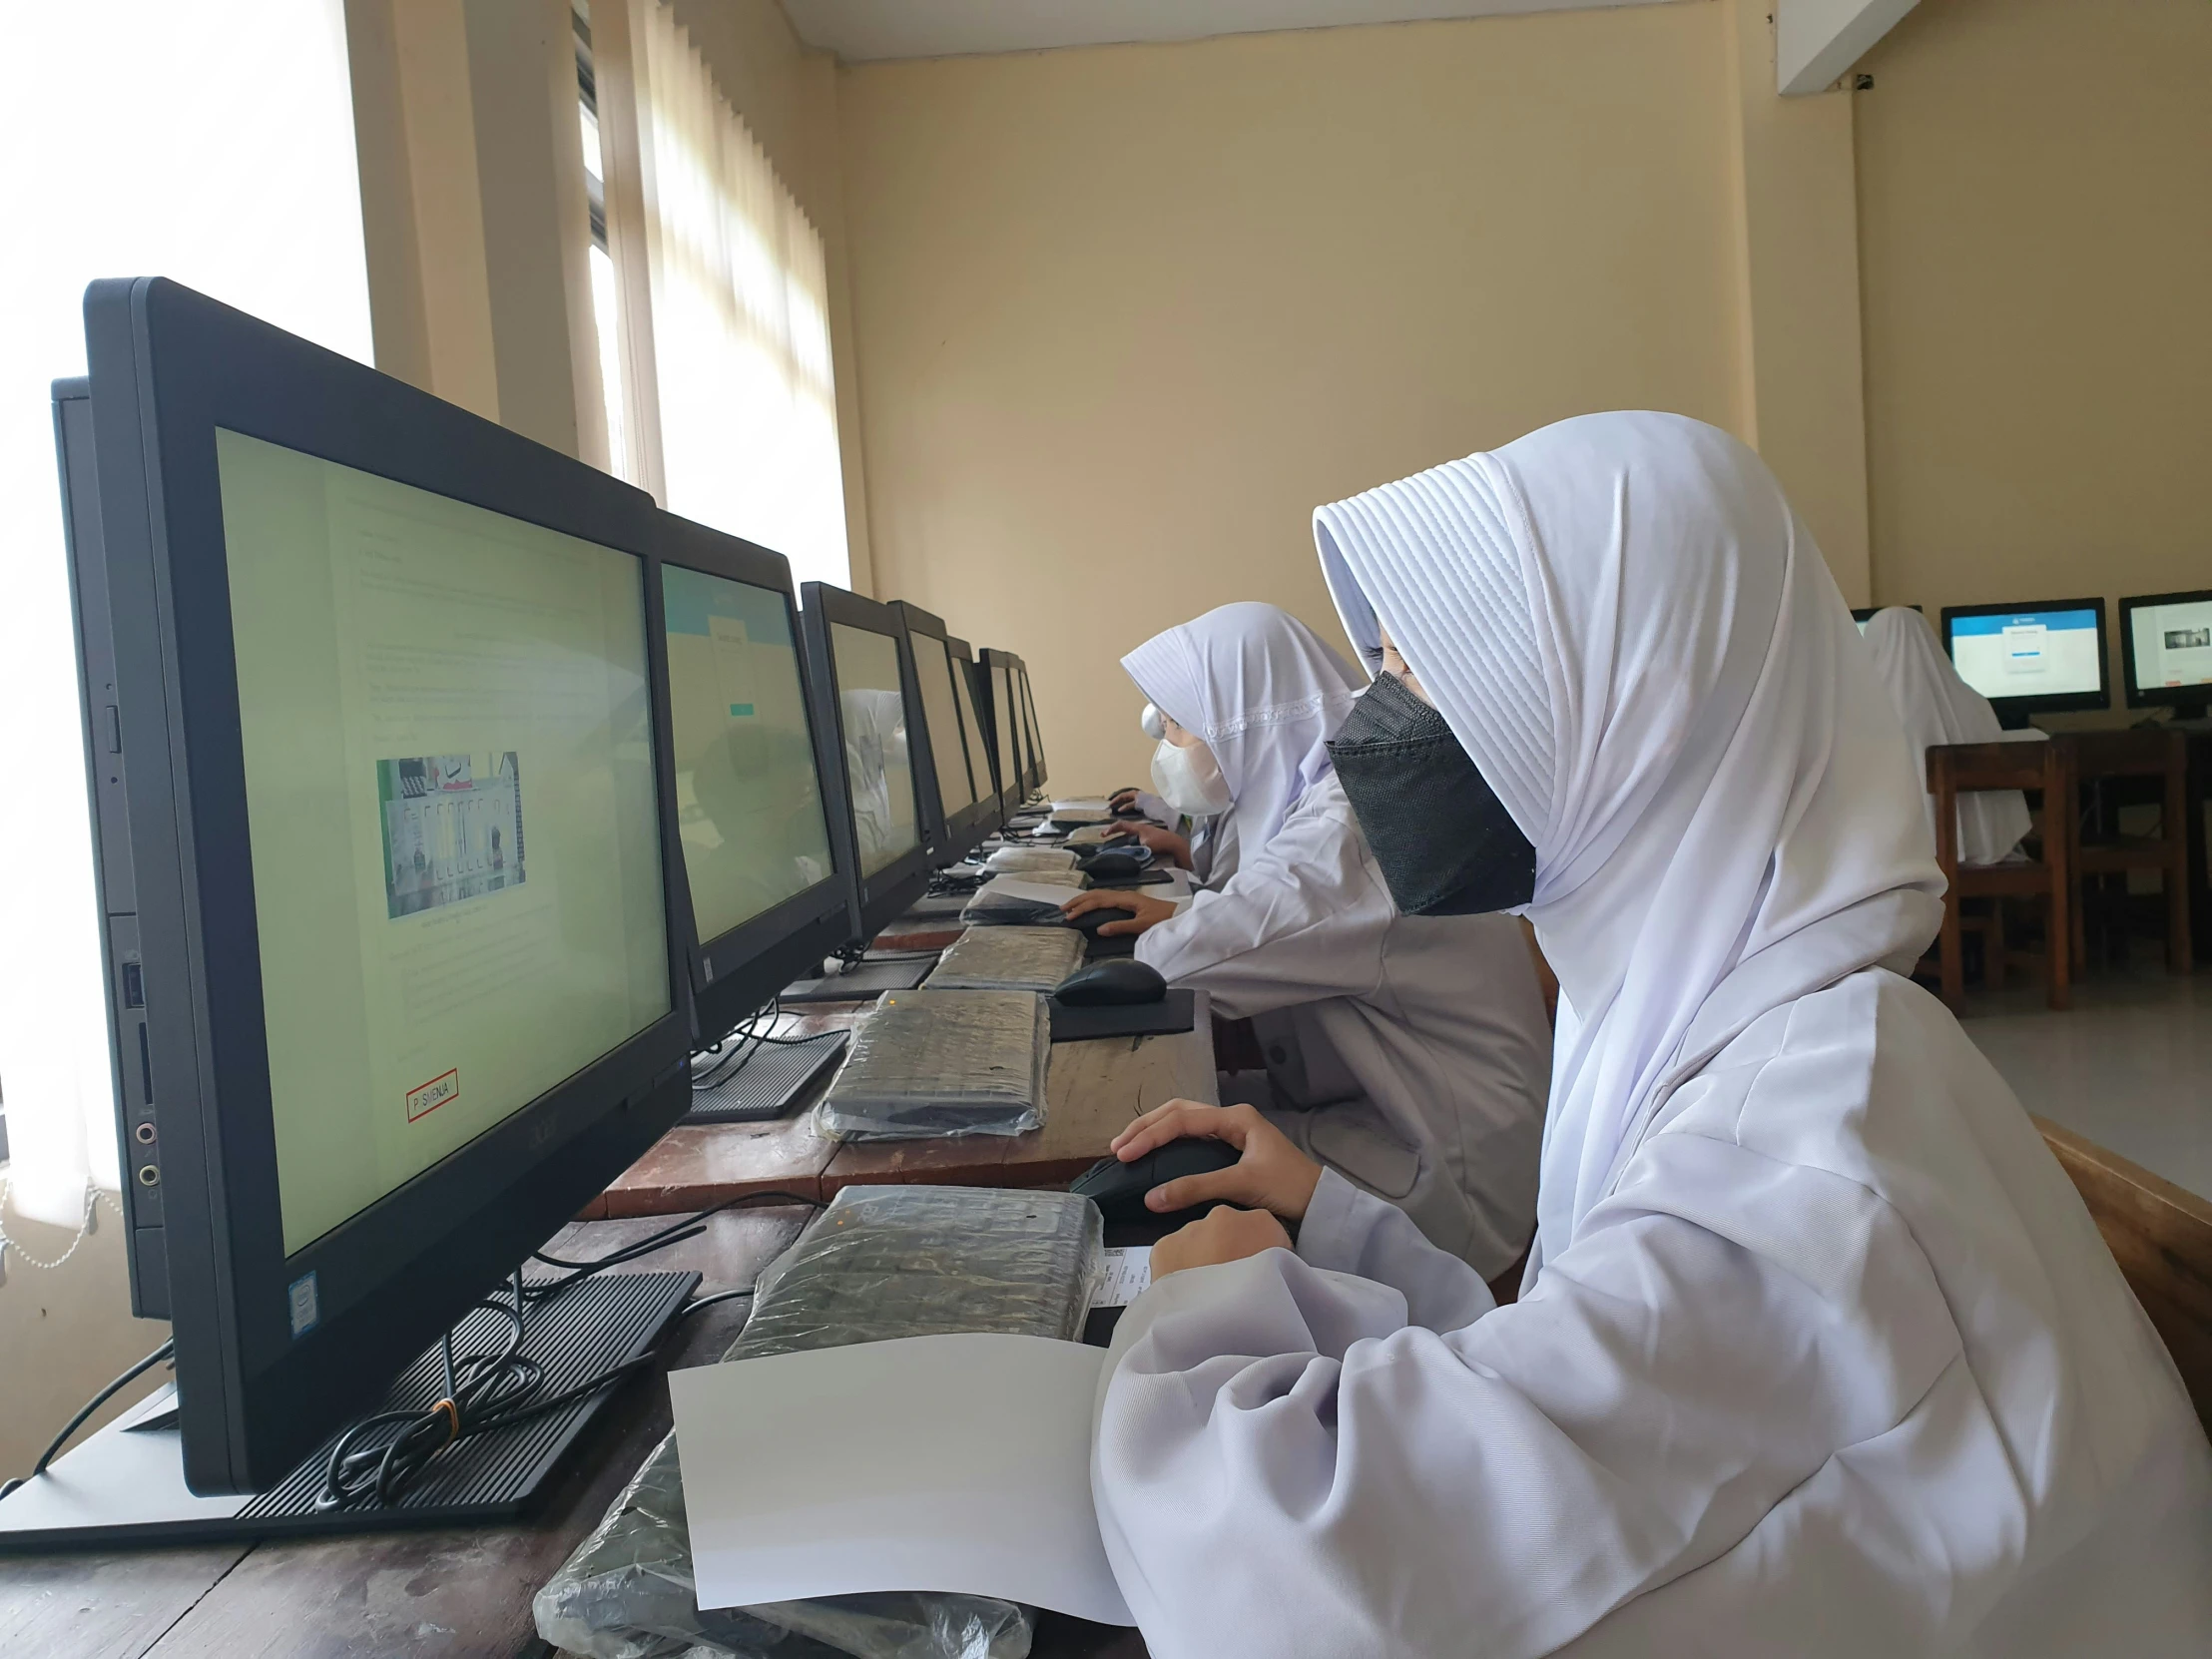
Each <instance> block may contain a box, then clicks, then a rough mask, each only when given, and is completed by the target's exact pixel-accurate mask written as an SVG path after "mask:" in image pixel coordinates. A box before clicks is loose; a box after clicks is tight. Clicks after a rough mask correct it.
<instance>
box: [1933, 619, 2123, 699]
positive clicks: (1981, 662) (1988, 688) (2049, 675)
mask: <svg viewBox="0 0 2212 1659" xmlns="http://www.w3.org/2000/svg"><path fill="white" fill-rule="evenodd" d="M1950 635H1951V648H1950V649H1951V661H1952V663H1953V664H1954V665H1955V666H1956V668H1957V670H1958V677H1959V678H1960V679H1961V680H1963V681H1965V682H1966V684H1967V685H1969V686H1971V687H1972V688H1973V689H1974V690H1975V691H1977V692H1979V693H1980V694H1981V695H1982V696H1983V697H1987V698H1991V699H1995V698H2001V697H2049V696H2053V695H2062V694H2065V693H2071V692H2094V691H2095V690H2096V689H2097V686H2098V675H2097V614H2096V612H2094V611H2086V610H2084V611H2018V612H2013V613H2010V614H2008V615H2002V616H1961V617H1953V618H1952V619H1951V625H1950Z"/></svg>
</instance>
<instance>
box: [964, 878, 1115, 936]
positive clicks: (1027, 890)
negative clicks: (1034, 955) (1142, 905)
mask: <svg viewBox="0 0 2212 1659" xmlns="http://www.w3.org/2000/svg"><path fill="white" fill-rule="evenodd" d="M1090 879H1091V878H1090V877H1089V876H1087V875H1085V874H1084V873H1083V872H1082V871H1081V870H1073V869H1071V870H1069V871H1067V872H1066V873H1065V874H1062V873H1060V872H1058V871H1056V870H1044V869H1025V870H1023V871H1022V872H1021V873H1020V874H1019V875H994V876H992V877H991V878H990V879H989V880H988V881H986V882H984V883H983V884H982V885H981V886H980V887H977V888H976V889H975V896H974V897H972V898H970V899H969V900H968V901H967V903H966V905H965V906H964V907H963V908H962V909H961V911H960V919H961V920H962V921H964V922H966V923H968V924H969V925H971V926H984V927H990V926H1003V925H1009V924H1010V925H1015V926H1024V927H1027V926H1034V925H1037V924H1039V923H1042V924H1044V925H1046V926H1055V927H1057V926H1065V925H1066V922H1067V918H1066V917H1065V916H1063V915H1061V914H1060V906H1061V905H1062V904H1065V903H1066V902H1067V901H1068V900H1069V899H1070V898H1073V897H1074V896H1075V894H1076V893H1077V892H1078V891H1080V890H1081V889H1082V888H1084V887H1087V886H1089V885H1090Z"/></svg>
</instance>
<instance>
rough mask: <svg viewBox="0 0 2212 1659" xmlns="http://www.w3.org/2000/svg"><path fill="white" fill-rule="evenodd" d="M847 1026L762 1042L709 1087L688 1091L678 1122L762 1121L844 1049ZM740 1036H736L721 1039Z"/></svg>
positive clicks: (779, 1111) (795, 1099)
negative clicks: (688, 1105)
mask: <svg viewBox="0 0 2212 1659" xmlns="http://www.w3.org/2000/svg"><path fill="white" fill-rule="evenodd" d="M851 1037H852V1033H851V1032H849V1031H825V1032H823V1033H822V1034H821V1035H819V1036H814V1037H804V1038H801V1039H800V1040H799V1041H797V1042H782V1043H763V1044H761V1045H760V1046H759V1047H757V1048H755V1049H754V1050H753V1052H752V1053H751V1054H748V1055H747V1056H746V1057H745V1060H744V1062H743V1063H742V1064H741V1065H739V1066H738V1068H737V1069H736V1070H735V1071H733V1072H731V1073H730V1074H729V1075H728V1076H727V1077H724V1078H722V1079H721V1080H720V1081H719V1082H717V1083H716V1084H715V1085H714V1086H713V1087H712V1088H707V1089H694V1090H693V1091H692V1103H691V1110H690V1111H688V1112H686V1113H685V1114H684V1116H683V1118H682V1119H681V1120H680V1121H681V1122H684V1123H768V1122H771V1121H773V1120H774V1119H776V1118H780V1117H782V1116H784V1114H785V1113H787V1112H789V1111H790V1110H791V1109H792V1108H793V1107H794V1106H796V1105H797V1104H798V1103H799V1097H800V1096H801V1095H803V1094H804V1093H806V1091H807V1087H808V1085H809V1084H811V1083H812V1082H814V1080H815V1079H816V1078H817V1077H819V1076H821V1075H822V1072H823V1068H824V1067H825V1066H828V1065H829V1064H830V1062H831V1061H832V1060H835V1059H836V1058H837V1057H838V1056H839V1055H841V1054H842V1053H843V1052H844V1045H845V1044H846V1043H847V1042H848V1041H850V1040H851ZM725 1040H726V1041H732V1042H743V1041H744V1040H745V1039H744V1038H742V1037H732V1038H727V1039H725Z"/></svg>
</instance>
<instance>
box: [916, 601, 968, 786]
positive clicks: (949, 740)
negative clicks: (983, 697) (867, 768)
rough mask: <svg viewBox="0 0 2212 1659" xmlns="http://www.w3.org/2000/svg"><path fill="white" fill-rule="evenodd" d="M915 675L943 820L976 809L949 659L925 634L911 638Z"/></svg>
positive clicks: (950, 659)
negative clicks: (925, 716)
mask: <svg viewBox="0 0 2212 1659" xmlns="http://www.w3.org/2000/svg"><path fill="white" fill-rule="evenodd" d="M912 639H913V643H914V672H915V674H916V675H918V676H919V678H920V680H921V709H922V713H923V714H925V715H927V716H928V717H929V754H930V756H931V758H932V759H933V760H934V761H935V762H936V767H937V799H938V801H940V802H941V803H942V804H943V806H944V813H945V817H947V818H950V817H951V816H952V815H953V814H954V813H957V812H961V811H964V810H965V809H966V808H969V807H972V806H974V805H975V786H974V785H973V784H972V783H971V782H969V779H968V769H967V749H966V746H965V745H964V744H963V743H962V742H961V741H960V717H959V714H958V712H957V710H958V707H959V703H958V694H957V693H955V692H954V691H953V689H952V658H951V656H950V655H949V653H948V651H947V649H946V647H945V646H944V645H942V644H941V643H940V642H938V641H936V640H933V639H931V638H930V637H929V636H928V635H927V634H915V635H913V636H912Z"/></svg>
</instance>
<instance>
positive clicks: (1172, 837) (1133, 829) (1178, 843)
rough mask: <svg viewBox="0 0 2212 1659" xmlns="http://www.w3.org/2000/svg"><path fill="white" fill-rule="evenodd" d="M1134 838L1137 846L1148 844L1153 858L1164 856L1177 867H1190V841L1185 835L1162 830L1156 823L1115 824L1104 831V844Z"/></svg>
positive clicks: (1109, 844)
mask: <svg viewBox="0 0 2212 1659" xmlns="http://www.w3.org/2000/svg"><path fill="white" fill-rule="evenodd" d="M1124 840H1134V841H1136V843H1137V844H1138V845H1139V846H1149V847H1150V848H1151V849H1152V855H1153V856H1154V857H1155V858H1165V859H1167V860H1168V861H1169V862H1170V863H1172V864H1174V865H1175V866H1176V867H1177V868H1178V869H1189V868H1190V867H1191V843H1190V840H1189V838H1188V837H1187V836H1183V835H1178V834H1177V833H1176V832H1175V831H1174V830H1163V829H1161V828H1160V827H1159V826H1158V825H1157V824H1117V825H1115V826H1114V827H1113V828H1112V829H1110V830H1107V831H1106V844H1107V845H1108V846H1111V845H1113V844H1114V842H1116V841H1124Z"/></svg>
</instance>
